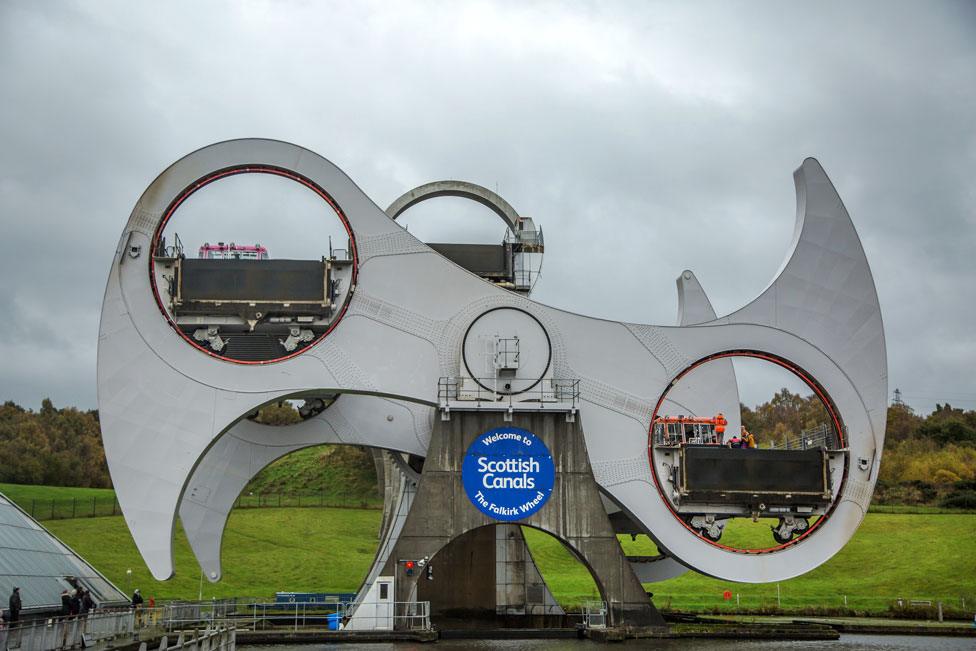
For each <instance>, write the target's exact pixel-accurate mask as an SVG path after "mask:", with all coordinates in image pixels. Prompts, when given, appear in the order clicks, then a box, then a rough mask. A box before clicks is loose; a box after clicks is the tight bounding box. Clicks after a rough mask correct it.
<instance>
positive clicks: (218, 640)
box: [139, 628, 237, 651]
mask: <svg viewBox="0 0 976 651" xmlns="http://www.w3.org/2000/svg"><path fill="white" fill-rule="evenodd" d="M154 646H155V645H154ZM156 648H157V649H158V651H220V650H222V649H227V650H229V651H234V649H236V648H237V631H235V630H234V629H233V628H219V629H206V630H203V631H189V632H185V633H180V634H179V636H178V637H177V638H176V642H175V643H173V644H170V641H169V636H166V635H164V636H163V637H162V638H161V639H160V641H159V646H158V647H156ZM139 651H147V644H146V643H145V642H143V643H142V644H140V645H139Z"/></svg>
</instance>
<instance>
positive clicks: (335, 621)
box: [325, 613, 342, 631]
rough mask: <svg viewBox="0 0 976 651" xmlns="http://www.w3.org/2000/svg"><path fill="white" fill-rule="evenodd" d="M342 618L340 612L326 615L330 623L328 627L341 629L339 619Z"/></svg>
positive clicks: (327, 621)
mask: <svg viewBox="0 0 976 651" xmlns="http://www.w3.org/2000/svg"><path fill="white" fill-rule="evenodd" d="M341 619H342V617H341V616H340V615H339V613H329V614H328V615H326V616H325V621H326V623H327V624H328V628H329V630H330V631H338V630H339V621H340V620H341Z"/></svg>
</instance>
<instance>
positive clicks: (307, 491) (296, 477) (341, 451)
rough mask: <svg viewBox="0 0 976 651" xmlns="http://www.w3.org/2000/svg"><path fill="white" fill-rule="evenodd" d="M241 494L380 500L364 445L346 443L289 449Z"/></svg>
mask: <svg viewBox="0 0 976 651" xmlns="http://www.w3.org/2000/svg"><path fill="white" fill-rule="evenodd" d="M244 493H245V494H247V493H254V494H256V495H257V494H277V493H285V494H303V495H325V496H327V497H329V498H330V499H333V500H338V501H350V500H361V501H364V502H368V503H379V504H382V503H383V501H382V498H381V496H380V493H379V487H378V485H377V479H376V467H375V465H374V464H373V457H372V455H371V454H370V452H369V451H368V450H367V449H366V448H361V447H354V446H348V445H320V446H316V447H314V448H306V449H304V450H299V451H297V452H293V453H291V454H289V455H288V456H287V457H284V458H282V459H279V460H278V461H275V462H274V463H272V464H271V465H269V466H268V467H266V468H265V469H264V470H262V471H261V472H260V473H259V474H258V475H257V476H256V477H255V478H254V479H253V480H251V482H250V483H249V484H248V485H247V487H246V488H245V489H244Z"/></svg>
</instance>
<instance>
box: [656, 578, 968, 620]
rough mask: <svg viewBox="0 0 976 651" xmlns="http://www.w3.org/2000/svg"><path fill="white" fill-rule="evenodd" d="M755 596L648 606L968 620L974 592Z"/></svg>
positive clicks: (771, 592) (771, 591)
mask: <svg viewBox="0 0 976 651" xmlns="http://www.w3.org/2000/svg"><path fill="white" fill-rule="evenodd" d="M762 588H763V589H762V592H761V593H758V594H757V593H756V592H755V591H743V592H740V591H738V590H734V589H729V590H725V591H724V592H723V593H721V594H714V595H706V594H701V595H697V596H692V595H686V594H683V595H668V594H666V593H659V594H655V595H654V604H655V605H656V606H657V607H658V608H659V609H661V610H662V611H664V612H694V613H706V614H727V615H742V614H746V615H748V614H755V615H810V616H814V615H816V616H832V617H864V616H872V617H891V618H904V619H926V620H939V621H941V620H943V619H954V620H965V621H973V618H974V615H976V593H973V594H970V595H941V596H940V595H929V594H913V593H909V592H906V593H904V594H902V595H894V596H884V595H877V594H870V595H869V594H854V593H849V594H843V593H842V592H838V593H837V594H836V595H831V596H813V595H810V594H798V593H797V592H795V591H794V590H792V589H789V588H788V587H781V586H778V585H776V584H770V585H764V586H763V587H762Z"/></svg>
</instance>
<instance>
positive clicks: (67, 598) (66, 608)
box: [61, 590, 71, 617]
mask: <svg viewBox="0 0 976 651" xmlns="http://www.w3.org/2000/svg"><path fill="white" fill-rule="evenodd" d="M70 614H71V595H70V594H69V593H68V591H67V590H62V591H61V616H62V617H67V616H68V615H70Z"/></svg>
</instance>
